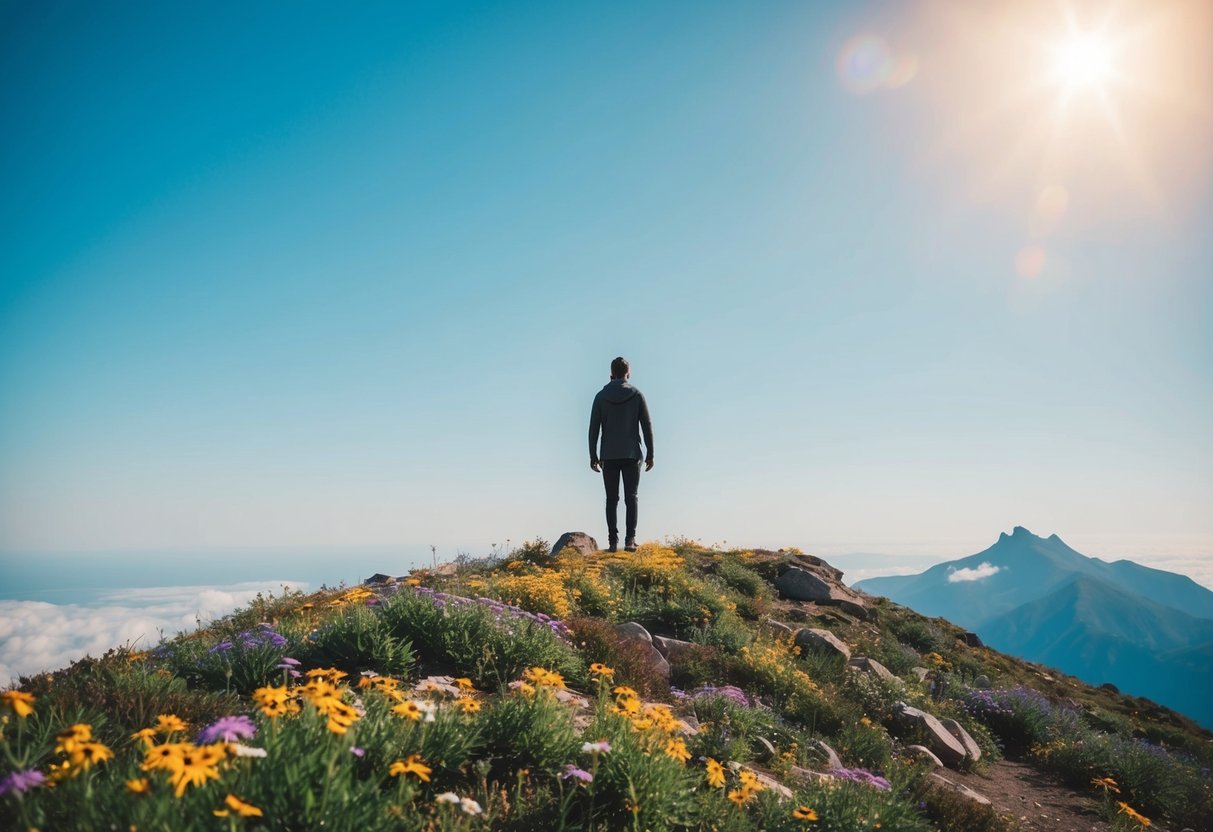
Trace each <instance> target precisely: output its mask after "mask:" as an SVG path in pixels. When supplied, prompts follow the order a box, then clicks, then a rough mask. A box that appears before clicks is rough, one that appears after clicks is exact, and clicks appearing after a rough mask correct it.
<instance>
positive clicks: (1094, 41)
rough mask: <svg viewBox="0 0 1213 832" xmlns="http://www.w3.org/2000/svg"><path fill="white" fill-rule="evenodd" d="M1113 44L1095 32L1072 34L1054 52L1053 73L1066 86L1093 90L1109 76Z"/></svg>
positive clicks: (1070, 88) (1111, 67)
mask: <svg viewBox="0 0 1213 832" xmlns="http://www.w3.org/2000/svg"><path fill="white" fill-rule="evenodd" d="M1112 51H1113V50H1112V43H1111V42H1110V41H1109V40H1108V38H1106V37H1103V36H1102V35H1099V34H1096V33H1087V34H1080V35H1074V36H1072V37H1071V38H1069V39H1068V40H1066V41H1065V42H1064V43H1062V44H1060V45H1059V46H1058V47H1057V49H1056V50H1055V52H1054V54H1053V74H1054V76H1055V77H1056V78H1057V80H1058V81H1060V82H1061V83H1062V84H1063V85H1064V86H1065V87H1066V88H1067V89H1069V90H1080V89H1093V88H1096V87H1100V86H1102V85H1103V84H1105V83H1106V82H1107V81H1108V80H1109V79H1111V77H1112V69H1113V54H1112Z"/></svg>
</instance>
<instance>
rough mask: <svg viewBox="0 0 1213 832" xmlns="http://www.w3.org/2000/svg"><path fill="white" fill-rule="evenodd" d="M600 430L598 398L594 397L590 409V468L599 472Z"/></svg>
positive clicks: (600, 415) (600, 420)
mask: <svg viewBox="0 0 1213 832" xmlns="http://www.w3.org/2000/svg"><path fill="white" fill-rule="evenodd" d="M601 428H602V413H601V411H599V409H598V397H597V396H595V397H594V404H593V405H592V406H591V407H590V468H592V469H593V470H595V471H597V470H599V468H598V466H599V460H598V432H599V430H600V429H601Z"/></svg>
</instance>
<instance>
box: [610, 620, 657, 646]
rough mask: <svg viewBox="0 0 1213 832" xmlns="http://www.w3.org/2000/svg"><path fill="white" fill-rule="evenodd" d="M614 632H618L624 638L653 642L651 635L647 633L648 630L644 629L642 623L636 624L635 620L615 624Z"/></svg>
mask: <svg viewBox="0 0 1213 832" xmlns="http://www.w3.org/2000/svg"><path fill="white" fill-rule="evenodd" d="M615 632H617V633H619V635H621V636H623V637H624V638H633V639H639V640H640V641H647V642H648V643H649V644H652V643H653V637H652V636H651V635H650V634H649V631H648V630H646V629H645V628H644V626H643V625H641V624H637V623H636V622H635V621H626V622H624V623H623V624H616V625H615Z"/></svg>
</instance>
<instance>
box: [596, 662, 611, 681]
mask: <svg viewBox="0 0 1213 832" xmlns="http://www.w3.org/2000/svg"><path fill="white" fill-rule="evenodd" d="M590 673H592V674H594V675H595V676H600V677H602V678H603V680H606V679H610V678H611V677H612V676H614V675H615V670H614V668H610V667H607V666H606V665H605V664H603V663H602V662H594V663H593V664H592V665H590Z"/></svg>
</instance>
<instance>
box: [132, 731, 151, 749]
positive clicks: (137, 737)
mask: <svg viewBox="0 0 1213 832" xmlns="http://www.w3.org/2000/svg"><path fill="white" fill-rule="evenodd" d="M155 737H156V729H155V728H143V729H141V730H139V731H136V732H135V733H133V734H131V741H132V742H142V743H143V745H144V747H145V748H151V747H152V746H153V745H155V744H156V739H155Z"/></svg>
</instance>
